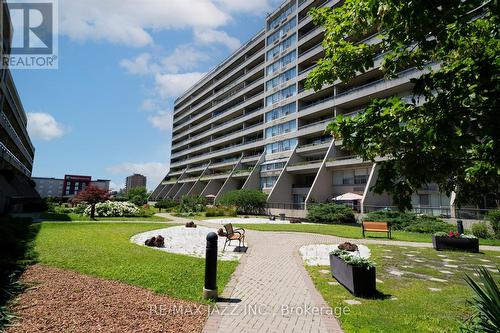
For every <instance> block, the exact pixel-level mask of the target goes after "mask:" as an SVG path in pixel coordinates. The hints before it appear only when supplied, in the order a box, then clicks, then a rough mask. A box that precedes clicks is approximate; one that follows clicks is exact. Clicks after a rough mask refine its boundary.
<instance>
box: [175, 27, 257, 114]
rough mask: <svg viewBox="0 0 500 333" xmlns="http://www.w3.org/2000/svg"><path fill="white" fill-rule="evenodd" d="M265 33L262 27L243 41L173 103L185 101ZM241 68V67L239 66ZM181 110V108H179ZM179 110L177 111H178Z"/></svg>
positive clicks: (201, 94) (202, 93) (255, 43)
mask: <svg viewBox="0 0 500 333" xmlns="http://www.w3.org/2000/svg"><path fill="white" fill-rule="evenodd" d="M264 35H265V30H264V29H262V30H261V31H259V32H258V33H256V34H255V35H254V36H253V37H252V39H250V40H249V41H248V42H247V43H245V44H244V45H242V46H241V47H240V48H239V49H238V50H236V51H235V52H234V53H233V54H231V55H230V56H229V57H227V58H226V59H225V60H223V61H222V62H221V63H220V65H219V66H217V67H216V68H214V69H212V70H211V71H209V72H208V73H207V74H206V75H205V76H204V77H202V78H201V79H200V80H199V81H198V82H197V83H196V84H195V85H193V86H192V87H191V88H190V89H188V90H187V91H186V92H184V94H182V96H180V97H178V98H177V99H176V100H175V104H180V103H182V102H184V101H185V99H186V98H187V97H190V96H192V92H193V91H194V90H195V89H196V88H197V87H198V86H200V85H202V84H203V82H204V81H207V80H208V78H209V77H213V76H216V75H217V74H218V73H220V72H222V71H223V70H224V69H226V68H227V67H228V66H230V65H231V64H232V63H233V62H234V61H235V60H237V59H238V57H237V56H238V55H239V54H241V53H243V52H244V51H245V50H246V49H248V50H249V49H252V48H253V47H255V46H256V45H257V44H258V43H260V42H262V41H263V40H264V37H265V36H264ZM262 51H264V49H262V50H261V51H259V52H257V53H261V52H262ZM236 68H239V66H237V67H236ZM240 69H241V68H240ZM231 72H232V71H230V72H229V74H230V73H231ZM207 82H208V81H207ZM208 90H209V88H207V89H205V90H203V91H201V92H199V93H198V94H196V95H195V96H203V95H204V94H205V93H206V92H207V91H208ZM180 110H181V109H180ZM180 110H179V112H180Z"/></svg>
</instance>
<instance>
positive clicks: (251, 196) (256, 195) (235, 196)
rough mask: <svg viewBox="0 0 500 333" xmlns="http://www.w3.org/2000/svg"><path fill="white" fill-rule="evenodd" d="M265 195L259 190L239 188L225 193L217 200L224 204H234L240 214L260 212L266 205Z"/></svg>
mask: <svg viewBox="0 0 500 333" xmlns="http://www.w3.org/2000/svg"><path fill="white" fill-rule="evenodd" d="M266 201H267V195H266V194H265V193H263V192H261V191H259V190H252V189H241V190H235V191H229V192H227V193H225V194H224V195H223V196H222V197H221V198H220V199H219V201H218V204H221V205H224V206H236V207H237V209H238V212H240V213H242V214H261V213H262V212H263V210H264V208H265V207H266Z"/></svg>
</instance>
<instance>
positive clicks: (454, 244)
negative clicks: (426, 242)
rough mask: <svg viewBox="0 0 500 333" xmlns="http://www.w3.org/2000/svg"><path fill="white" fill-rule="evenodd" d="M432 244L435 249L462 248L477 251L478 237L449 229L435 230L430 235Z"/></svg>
mask: <svg viewBox="0 0 500 333" xmlns="http://www.w3.org/2000/svg"><path fill="white" fill-rule="evenodd" d="M432 245H433V246H434V248H435V249H436V250H438V251H439V250H463V251H470V252H479V239H477V238H476V237H475V236H472V235H466V234H459V233H458V232H453V231H450V232H448V233H446V232H437V233H435V234H434V236H432Z"/></svg>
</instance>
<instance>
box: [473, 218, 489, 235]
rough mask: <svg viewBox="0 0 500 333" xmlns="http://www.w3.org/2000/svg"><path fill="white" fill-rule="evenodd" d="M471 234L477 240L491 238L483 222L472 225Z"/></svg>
mask: <svg viewBox="0 0 500 333" xmlns="http://www.w3.org/2000/svg"><path fill="white" fill-rule="evenodd" d="M472 234H473V235H474V236H476V237H477V238H484V239H488V238H491V236H492V235H491V233H490V230H489V229H488V225H487V224H486V223H484V222H482V223H476V224H473V225H472Z"/></svg>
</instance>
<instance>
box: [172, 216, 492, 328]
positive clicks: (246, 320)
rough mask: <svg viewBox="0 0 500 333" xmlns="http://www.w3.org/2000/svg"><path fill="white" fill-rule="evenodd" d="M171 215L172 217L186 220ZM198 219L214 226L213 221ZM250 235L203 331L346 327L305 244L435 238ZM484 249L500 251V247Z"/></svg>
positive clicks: (247, 231) (248, 231) (250, 231)
mask: <svg viewBox="0 0 500 333" xmlns="http://www.w3.org/2000/svg"><path fill="white" fill-rule="evenodd" d="M169 218H171V219H172V220H173V222H181V223H184V222H185V221H186V220H185V219H180V218H175V217H171V216H169ZM197 223H198V224H201V225H206V226H209V227H214V224H210V223H204V222H197ZM245 237H246V240H247V242H248V245H249V247H248V251H247V253H246V254H245V255H243V257H242V260H241V262H240V264H239V266H238V267H237V269H236V271H235V272H234V274H233V276H232V278H231V280H230V282H229V283H228V284H227V285H226V287H225V289H224V291H223V293H222V294H221V295H220V298H221V300H220V301H219V302H217V305H216V307H215V308H214V309H212V314H211V315H210V316H209V318H208V320H207V322H206V324H205V327H204V329H203V332H204V333H214V332H217V333H225V332H263V333H271V332H280V333H281V332H301V333H302V332H343V331H342V329H341V328H340V325H339V323H338V321H337V319H336V318H335V317H334V316H333V314H332V313H331V311H332V310H331V309H330V308H329V307H328V305H327V304H326V302H325V301H324V299H323V298H322V296H321V295H320V294H319V292H318V291H317V290H316V288H315V287H314V284H313V282H312V280H311V278H310V277H309V275H308V273H307V270H306V269H305V268H304V264H303V262H302V259H301V258H300V256H299V253H298V252H299V251H298V250H299V248H300V247H301V246H303V245H308V244H338V243H341V242H345V241H355V242H357V243H365V244H390V245H396V246H397V245H399V246H408V247H432V244H431V243H415V242H400V241H381V240H366V239H356V240H353V239H347V238H341V237H335V236H327V235H318V234H310V233H295V232H261V231H254V230H246V236H245ZM484 249H485V250H486V249H491V250H499V248H498V247H485V248H484ZM314 311H317V312H314ZM320 311H322V312H321V313H318V312H320Z"/></svg>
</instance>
